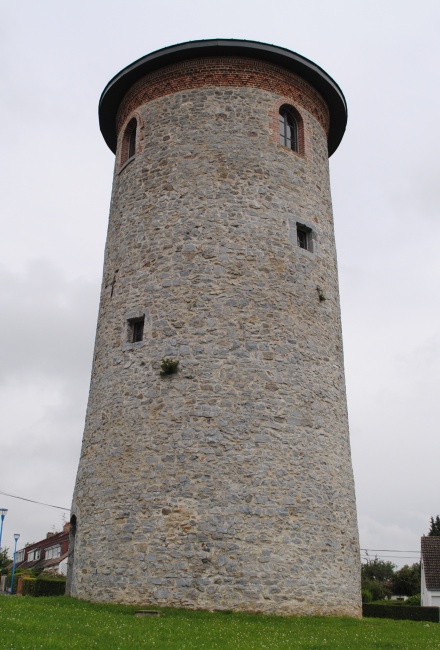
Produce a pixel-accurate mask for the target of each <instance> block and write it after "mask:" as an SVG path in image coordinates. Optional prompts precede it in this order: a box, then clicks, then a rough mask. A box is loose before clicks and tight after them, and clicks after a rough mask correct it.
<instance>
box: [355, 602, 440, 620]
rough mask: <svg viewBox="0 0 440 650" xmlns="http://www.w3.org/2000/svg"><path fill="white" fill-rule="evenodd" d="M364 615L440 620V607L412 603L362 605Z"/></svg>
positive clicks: (400, 618)
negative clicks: (418, 605)
mask: <svg viewBox="0 0 440 650" xmlns="http://www.w3.org/2000/svg"><path fill="white" fill-rule="evenodd" d="M362 615H363V616H365V617H367V618H368V617H370V618H394V619H399V620H410V621H431V622H433V623H439V622H440V608H439V607H414V605H413V606H411V605H371V604H370V603H364V604H363V605H362Z"/></svg>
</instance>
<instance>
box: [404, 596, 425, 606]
mask: <svg viewBox="0 0 440 650" xmlns="http://www.w3.org/2000/svg"><path fill="white" fill-rule="evenodd" d="M421 604H422V597H421V595H420V594H415V595H414V596H410V597H409V598H407V599H406V600H405V605H410V606H411V607H420V605H421Z"/></svg>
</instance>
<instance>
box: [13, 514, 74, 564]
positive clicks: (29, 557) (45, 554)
mask: <svg viewBox="0 0 440 650" xmlns="http://www.w3.org/2000/svg"><path fill="white" fill-rule="evenodd" d="M69 527H70V524H69V523H66V524H64V527H63V530H62V531H61V532H60V533H47V535H46V538H45V539H42V540H41V541H39V542H34V543H33V544H28V545H27V546H25V547H24V548H22V549H20V550H19V551H17V556H16V563H17V569H43V571H48V570H49V569H52V570H55V571H57V573H60V574H61V575H66V573H67V553H68V550H69Z"/></svg>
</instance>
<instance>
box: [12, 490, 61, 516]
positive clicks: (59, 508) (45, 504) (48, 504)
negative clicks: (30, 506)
mask: <svg viewBox="0 0 440 650" xmlns="http://www.w3.org/2000/svg"><path fill="white" fill-rule="evenodd" d="M0 494H3V496H5V497H11V498H12V499H20V501H29V503H37V504H38V505H39V506H47V507H48V508H57V509H58V510H66V511H67V512H70V508H62V507H61V506H54V505H52V504H51V503H42V502H41V501H34V500H33V499H25V498H24V497H18V496H17V495H16V494H8V493H7V492H2V491H1V490H0Z"/></svg>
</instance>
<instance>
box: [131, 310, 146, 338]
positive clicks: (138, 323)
mask: <svg viewBox="0 0 440 650" xmlns="http://www.w3.org/2000/svg"><path fill="white" fill-rule="evenodd" d="M144 323H145V316H141V317H140V318H129V319H128V343H139V342H140V341H142V340H143V338H144Z"/></svg>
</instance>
